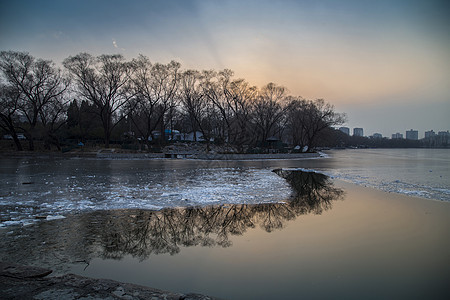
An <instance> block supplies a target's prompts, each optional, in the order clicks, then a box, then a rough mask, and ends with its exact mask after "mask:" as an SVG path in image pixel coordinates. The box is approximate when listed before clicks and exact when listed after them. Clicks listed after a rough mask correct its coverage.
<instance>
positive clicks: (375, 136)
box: [372, 133, 383, 139]
mask: <svg viewBox="0 0 450 300" xmlns="http://www.w3.org/2000/svg"><path fill="white" fill-rule="evenodd" d="M372 137H373V138H374V139H382V138H383V135H382V134H381V133H374V134H373V135H372Z"/></svg>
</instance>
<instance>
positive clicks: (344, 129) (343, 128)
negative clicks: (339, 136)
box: [339, 127, 350, 135]
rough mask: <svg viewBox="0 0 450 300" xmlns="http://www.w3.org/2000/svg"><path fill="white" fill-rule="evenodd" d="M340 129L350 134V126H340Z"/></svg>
mask: <svg viewBox="0 0 450 300" xmlns="http://www.w3.org/2000/svg"><path fill="white" fill-rule="evenodd" d="M339 130H340V131H342V132H343V133H345V134H346V135H350V128H348V127H339Z"/></svg>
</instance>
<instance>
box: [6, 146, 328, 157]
mask: <svg viewBox="0 0 450 300" xmlns="http://www.w3.org/2000/svg"><path fill="white" fill-rule="evenodd" d="M0 157H5V158H8V157H58V158H100V159H164V158H167V159H200V160H264V159H309V158H318V157H321V154H320V153H316V152H308V153H271V154H235V153H231V154H223V153H193V152H188V151H184V152H166V153H146V152H127V151H122V150H120V149H119V150H118V149H114V148H112V149H100V150H98V151H73V152H66V153H62V152H32V151H20V152H18V151H15V152H13V151H9V152H0Z"/></svg>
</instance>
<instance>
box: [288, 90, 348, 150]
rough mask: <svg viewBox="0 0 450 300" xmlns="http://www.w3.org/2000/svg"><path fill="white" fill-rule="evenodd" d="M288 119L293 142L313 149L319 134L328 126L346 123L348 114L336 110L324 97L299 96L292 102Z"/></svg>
mask: <svg viewBox="0 0 450 300" xmlns="http://www.w3.org/2000/svg"><path fill="white" fill-rule="evenodd" d="M288 120H289V121H288V122H289V127H290V130H291V134H292V141H293V143H294V144H296V145H300V146H308V147H309V148H310V149H312V148H313V147H314V146H315V142H316V140H317V137H318V135H319V134H320V133H321V132H322V131H323V130H325V129H326V128H329V127H331V126H336V125H341V124H343V123H345V121H346V115H345V114H342V113H337V112H335V111H334V106H333V105H331V104H329V103H327V102H325V100H323V99H317V100H314V101H312V100H305V99H302V98H297V99H295V100H293V101H292V102H291V106H290V111H289V113H288Z"/></svg>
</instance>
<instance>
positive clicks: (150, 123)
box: [132, 55, 181, 142]
mask: <svg viewBox="0 0 450 300" xmlns="http://www.w3.org/2000/svg"><path fill="white" fill-rule="evenodd" d="M132 64H133V67H134V71H135V72H134V76H133V78H132V81H133V88H134V90H135V92H134V93H135V95H136V97H135V100H134V101H136V109H135V112H134V113H133V114H132V120H133V123H134V124H135V126H136V128H137V130H138V131H139V133H140V135H141V136H143V137H144V138H145V140H146V141H148V139H149V137H152V138H154V136H153V135H152V132H153V131H155V130H156V129H157V128H158V127H159V129H160V132H161V141H162V142H164V140H165V137H164V134H165V127H166V126H165V116H166V114H167V113H168V112H169V114H170V117H169V122H171V121H172V119H171V117H172V116H173V111H172V109H173V108H174V106H175V104H176V95H177V91H178V81H179V69H180V66H181V65H180V63H178V62H175V61H171V62H170V63H168V64H167V65H164V64H159V63H158V64H154V65H152V63H151V62H150V60H149V59H148V58H147V57H145V56H143V55H140V56H139V57H138V58H137V59H134V60H133V62H132Z"/></svg>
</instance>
